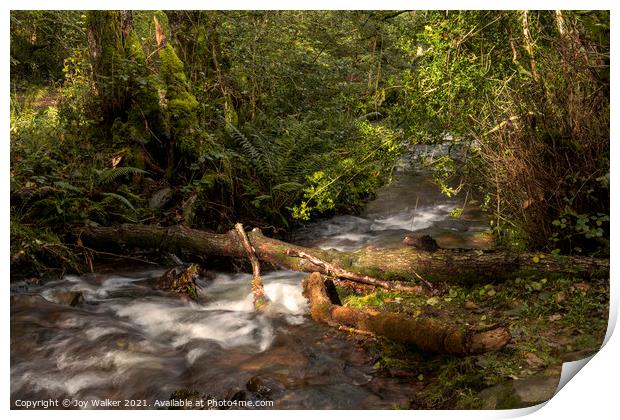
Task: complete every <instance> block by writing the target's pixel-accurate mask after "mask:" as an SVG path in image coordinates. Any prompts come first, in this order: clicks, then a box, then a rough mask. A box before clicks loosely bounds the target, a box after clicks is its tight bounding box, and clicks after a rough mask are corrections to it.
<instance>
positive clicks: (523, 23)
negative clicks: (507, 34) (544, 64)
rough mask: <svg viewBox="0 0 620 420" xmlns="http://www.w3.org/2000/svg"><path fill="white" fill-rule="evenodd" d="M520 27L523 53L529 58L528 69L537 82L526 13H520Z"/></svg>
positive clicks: (525, 11)
mask: <svg viewBox="0 0 620 420" xmlns="http://www.w3.org/2000/svg"><path fill="white" fill-rule="evenodd" d="M521 27H522V29H523V46H524V48H525V51H527V55H528V56H529V58H530V68H531V69H532V77H534V80H538V79H539V76H538V70H537V69H536V59H535V58H534V47H533V44H534V41H533V40H532V36H531V35H530V23H529V19H528V11H527V10H522V11H521Z"/></svg>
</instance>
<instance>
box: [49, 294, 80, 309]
mask: <svg viewBox="0 0 620 420" xmlns="http://www.w3.org/2000/svg"><path fill="white" fill-rule="evenodd" d="M45 298H46V299H47V300H49V301H50V302H54V303H57V304H59V305H66V306H78V305H81V304H82V303H84V294H83V293H82V292H79V291H74V290H52V291H51V292H50V293H49V294H48V295H46V296H45Z"/></svg>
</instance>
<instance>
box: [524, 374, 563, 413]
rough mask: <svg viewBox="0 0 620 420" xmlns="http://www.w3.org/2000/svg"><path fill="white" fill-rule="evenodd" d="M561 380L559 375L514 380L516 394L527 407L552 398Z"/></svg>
mask: <svg viewBox="0 0 620 420" xmlns="http://www.w3.org/2000/svg"><path fill="white" fill-rule="evenodd" d="M559 381H560V378H557V377H546V376H539V377H532V378H527V379H523V380H519V381H514V383H513V386H514V389H515V392H516V395H517V396H518V397H519V399H520V400H521V401H522V402H523V404H524V406H526V407H527V406H531V405H536V404H540V403H542V402H545V401H548V400H550V399H551V397H553V394H555V390H556V388H557V387H558V383H559Z"/></svg>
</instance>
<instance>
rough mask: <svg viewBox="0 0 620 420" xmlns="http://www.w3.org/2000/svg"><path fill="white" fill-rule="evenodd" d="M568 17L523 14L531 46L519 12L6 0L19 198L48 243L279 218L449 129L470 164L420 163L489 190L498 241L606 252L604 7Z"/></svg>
mask: <svg viewBox="0 0 620 420" xmlns="http://www.w3.org/2000/svg"><path fill="white" fill-rule="evenodd" d="M563 13H564V14H563V15H561V16H563V22H564V23H563V25H564V26H563V28H564V29H563V30H565V32H563V33H562V34H560V33H559V32H558V31H559V29H558V28H557V22H559V20H558V19H559V18H558V16H560V15H557V14H554V13H552V12H529V14H528V16H529V21H528V22H527V25H528V26H527V27H528V28H529V30H530V33H531V34H532V39H526V38H525V37H524V35H523V33H524V32H523V25H524V19H523V17H524V16H525V15H524V14H523V12H513V11H500V12H489V11H474V12H464V11H456V12H452V11H450V12H440V11H428V12H403V13H397V14H393V13H388V12H383V11H345V12H342V11H227V12H220V11H148V10H144V11H90V12H87V13H82V12H71V11H57V12H47V11H45V12H41V11H14V12H12V13H11V29H12V31H11V32H12V33H11V71H12V74H11V82H12V85H11V88H12V95H11V158H12V162H11V164H12V181H11V182H12V184H11V185H12V187H11V188H12V192H13V193H14V194H16V195H19V196H21V197H22V198H23V199H21V201H19V202H18V203H19V205H16V206H14V207H13V208H12V211H13V212H14V214H15V215H17V216H19V217H21V218H22V219H21V220H23V223H22V224H23V225H27V226H31V227H32V228H33V229H36V226H39V227H43V224H44V223H49V224H52V223H54V224H55V226H56V227H54V228H53V231H54V233H55V234H57V235H58V237H60V238H65V236H64V235H65V234H67V233H68V231H69V230H70V226H71V225H72V224H81V223H98V224H109V223H114V222H118V221H144V220H149V221H151V222H157V223H186V224H190V225H193V226H198V227H206V228H211V229H215V230H227V229H229V228H230V226H231V225H232V223H234V222H235V221H244V222H246V223H247V222H249V223H250V224H253V225H258V226H260V227H262V228H268V229H271V230H272V231H279V230H281V229H282V228H290V227H292V225H294V224H295V223H298V222H300V221H305V220H309V219H312V218H315V217H319V216H325V215H329V214H333V213H335V212H355V211H357V210H359V209H360V208H361V207H362V206H363V205H364V203H365V202H366V201H367V200H368V199H370V198H372V196H373V194H374V192H375V191H376V189H377V188H378V187H379V186H380V185H382V184H383V183H385V182H386V181H388V180H389V179H390V176H391V170H392V167H393V165H394V164H395V161H396V158H397V157H398V156H399V155H400V154H401V153H402V150H403V148H404V147H403V146H405V144H404V143H405V139H407V140H408V141H411V142H414V143H421V142H438V141H444V140H445V139H446V138H448V136H447V135H448V134H449V135H450V136H452V138H453V139H455V143H456V142H460V143H459V144H464V145H466V146H465V147H463V149H464V150H466V154H465V157H464V159H465V160H464V161H461V160H459V159H456V158H454V157H441V158H438V159H435V160H432V161H429V162H427V163H428V164H429V165H430V166H431V167H433V168H434V174H435V179H436V181H437V183H438V184H439V185H440V187H441V188H442V190H443V191H444V192H445V193H446V194H448V195H454V194H456V193H458V192H459V190H460V189H462V188H465V187H467V188H469V190H470V193H471V194H472V196H475V197H476V198H478V197H482V198H484V201H485V204H486V208H487V210H488V211H489V212H490V213H491V214H492V215H493V217H492V219H493V229H494V232H495V234H496V236H498V237H499V238H500V240H502V241H504V243H508V244H511V245H516V244H518V246H521V247H524V246H526V245H535V246H543V245H545V244H548V243H549V239H550V238H551V239H550V243H551V246H552V247H553V248H554V249H559V250H560V251H562V252H579V251H580V250H581V251H582V252H592V251H594V250H597V249H598V250H599V253H603V254H604V253H605V248H606V247H607V244H608V232H609V222H608V220H607V219H608V217H609V216H608V215H609V200H608V192H609V175H608V174H609V157H608V144H609V143H608V136H609V131H608V121H609V116H608V110H609V108H608V107H609V103H608V102H609V101H608V98H609V96H608V86H609V66H608V63H609V60H608V58H609V36H608V29H609V22H608V13H606V12H563ZM156 21H157V22H158V24H159V29H157V27H156V23H155V22H156ZM531 58H533V63H534V64H532V60H531ZM32 80H35V81H36V82H37V83H36V84H35V83H32ZM566 104H568V105H570V106H567V105H566ZM558 157H561V158H558ZM463 171H464V172H465V176H466V178H465V179H464V180H461V179H460V176H461V173H462V172H463ZM606 174H607V175H606ZM532 180H535V182H533V181H532ZM164 187H166V188H170V189H171V191H172V197H173V198H172V199H171V202H170V203H168V204H167V205H166V208H162V209H158V210H157V211H151V210H150V209H148V208H147V207H148V206H146V203H147V202H148V200H149V198H150V197H151V196H152V195H153V194H154V193H155V191H157V190H158V189H161V188H164ZM16 203H17V202H16ZM454 216H457V214H456V213H454ZM593 217H594V218H593ZM562 220H565V222H563V221H562ZM554 221H557V222H554Z"/></svg>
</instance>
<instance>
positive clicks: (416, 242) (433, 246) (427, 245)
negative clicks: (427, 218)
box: [403, 235, 439, 252]
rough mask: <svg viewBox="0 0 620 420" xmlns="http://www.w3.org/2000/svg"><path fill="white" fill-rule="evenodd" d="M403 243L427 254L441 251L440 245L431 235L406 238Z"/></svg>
mask: <svg viewBox="0 0 620 420" xmlns="http://www.w3.org/2000/svg"><path fill="white" fill-rule="evenodd" d="M403 243H404V244H405V245H410V246H413V247H414V248H417V249H420V250H422V251H427V252H434V251H437V250H438V249H439V245H437V242H436V241H435V240H434V239H433V238H431V237H430V236H429V235H423V236H405V239H403Z"/></svg>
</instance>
